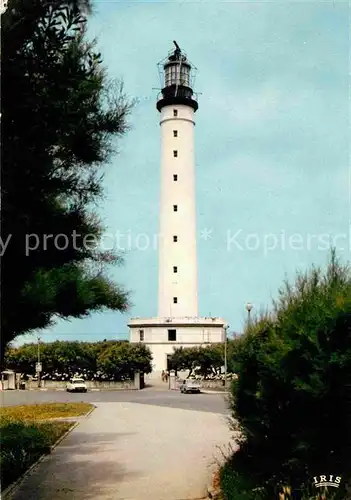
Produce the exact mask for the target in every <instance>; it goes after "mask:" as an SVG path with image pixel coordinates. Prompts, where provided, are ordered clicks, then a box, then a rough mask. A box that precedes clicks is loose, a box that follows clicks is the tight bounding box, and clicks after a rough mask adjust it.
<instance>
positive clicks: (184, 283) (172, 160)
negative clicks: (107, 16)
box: [157, 42, 198, 317]
mask: <svg viewBox="0 0 351 500" xmlns="http://www.w3.org/2000/svg"><path fill="white" fill-rule="evenodd" d="M174 44H175V46H176V49H175V50H174V52H173V53H171V55H170V56H169V57H168V58H167V61H166V62H165V63H164V73H163V74H164V87H163V89H162V92H161V95H160V99H159V100H158V101H157V109H158V111H159V113H160V130H161V200H160V232H159V291H158V316H160V317H165V316H170V317H172V316H175V317H181V316H184V317H185V316H188V317H197V316H198V294H197V254H196V203H195V152H194V128H195V112H196V111H197V109H198V103H197V101H196V100H195V98H194V93H193V89H192V86H191V85H192V82H191V72H192V69H193V68H192V65H191V64H190V63H189V61H188V59H187V57H186V55H185V54H183V53H182V51H181V50H180V48H179V46H178V44H177V43H176V42H174Z"/></svg>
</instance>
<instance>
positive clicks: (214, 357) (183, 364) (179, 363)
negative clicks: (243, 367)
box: [170, 338, 240, 378]
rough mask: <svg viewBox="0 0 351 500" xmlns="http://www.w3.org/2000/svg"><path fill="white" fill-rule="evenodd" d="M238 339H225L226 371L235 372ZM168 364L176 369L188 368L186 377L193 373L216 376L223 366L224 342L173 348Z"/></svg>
mask: <svg viewBox="0 0 351 500" xmlns="http://www.w3.org/2000/svg"><path fill="white" fill-rule="evenodd" d="M239 341H240V338H237V339H235V340H228V341H227V371H228V373H235V368H236V356H235V353H236V350H237V345H238V342H239ZM170 366H171V368H172V369H175V370H177V371H187V370H188V371H189V373H188V378H189V377H191V376H193V375H199V376H202V377H205V378H208V377H211V376H218V375H220V373H221V369H222V367H223V366H224V344H212V345H207V346H201V347H179V348H175V349H174V352H173V354H172V356H171V357H170Z"/></svg>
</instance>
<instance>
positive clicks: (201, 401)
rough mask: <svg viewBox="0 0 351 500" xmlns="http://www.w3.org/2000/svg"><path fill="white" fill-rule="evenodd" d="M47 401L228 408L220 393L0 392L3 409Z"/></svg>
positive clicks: (223, 411) (207, 409)
mask: <svg viewBox="0 0 351 500" xmlns="http://www.w3.org/2000/svg"><path fill="white" fill-rule="evenodd" d="M51 401H57V402H65V401H84V402H85V401H86V402H105V403H107V402H134V403H139V404H146V405H152V406H166V407H169V408H182V409H184V410H195V411H204V412H211V413H221V414H226V413H228V410H227V408H228V405H227V403H226V400H225V396H224V395H222V394H181V393H180V392H179V391H169V390H157V389H154V388H147V389H143V390H142V391H101V392H100V391H99V392H88V393H87V394H70V393H67V392H64V391H62V392H61V391H51V392H49V391H3V392H1V393H0V404H1V405H3V406H12V405H19V404H30V403H43V402H51Z"/></svg>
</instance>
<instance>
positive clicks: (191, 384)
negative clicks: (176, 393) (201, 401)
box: [180, 379, 201, 394]
mask: <svg viewBox="0 0 351 500" xmlns="http://www.w3.org/2000/svg"><path fill="white" fill-rule="evenodd" d="M180 392H181V393H182V394H188V392H201V384H200V382H198V381H197V380H192V379H186V380H183V383H182V385H181V386H180Z"/></svg>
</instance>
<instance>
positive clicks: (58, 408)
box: [0, 403, 93, 421]
mask: <svg viewBox="0 0 351 500" xmlns="http://www.w3.org/2000/svg"><path fill="white" fill-rule="evenodd" d="M92 408H93V405H91V404H89V403H47V404H36V405H23V406H6V407H3V408H0V421H1V420H2V419H4V418H5V419H14V420H26V421H28V420H30V421H36V420H48V419H50V418H60V417H79V416H81V415H85V414H86V413H88V412H89V411H90V410H91V409H92Z"/></svg>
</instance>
